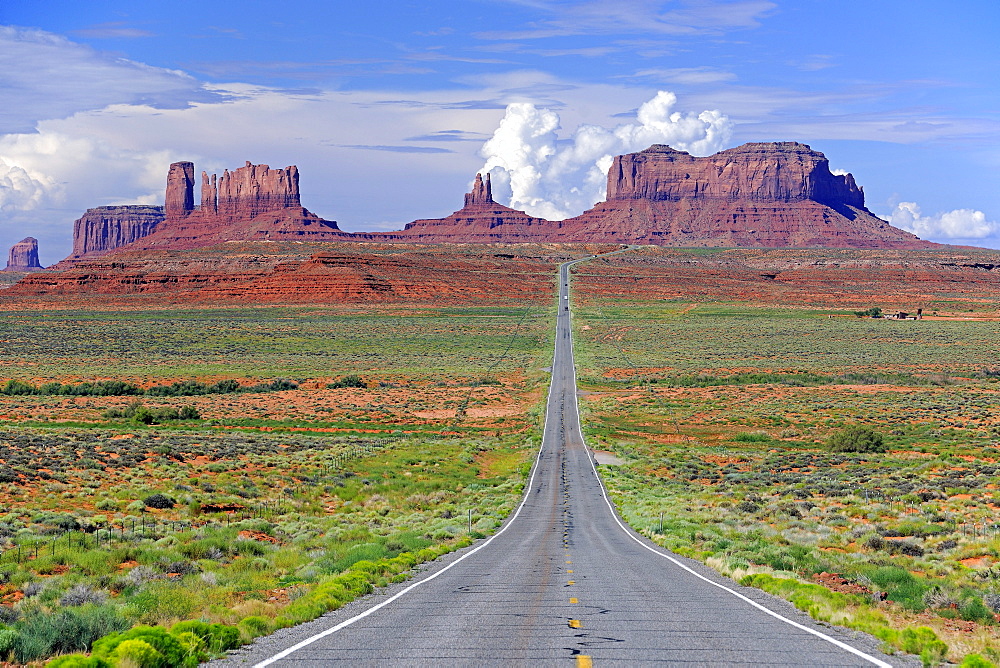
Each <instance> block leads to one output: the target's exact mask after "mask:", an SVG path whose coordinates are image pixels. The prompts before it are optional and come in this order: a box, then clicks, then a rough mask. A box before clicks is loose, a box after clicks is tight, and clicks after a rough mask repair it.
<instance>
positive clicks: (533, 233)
mask: <svg viewBox="0 0 1000 668" xmlns="http://www.w3.org/2000/svg"><path fill="white" fill-rule="evenodd" d="M558 229H559V223H554V222H551V221H548V220H545V219H543V218H535V217H533V216H529V215H528V214H526V213H525V212H523V211H518V210H517V209H511V208H510V207H507V206H503V205H502V204H497V203H496V202H495V201H493V192H492V189H491V187H490V175H489V174H487V175H486V179H485V180H483V177H482V175H481V174H476V180H475V182H474V183H473V185H472V192H469V193H466V195H465V206H463V207H462V208H461V209H459V210H458V211H456V212H455V213H453V214H451V215H450V216H447V217H445V218H431V219H421V220H415V221H413V222H412V223H407V225H406V227H404V228H403V229H402V230H401V231H399V232H384V233H358V234H355V235H354V236H355V238H357V239H358V240H360V241H385V242H395V243H399V242H404V243H405V242H411V243H412V242H421V243H496V242H514V243H520V242H534V243H545V242H547V241H550V240H551V238H552V236H553V234H554V233H556V232H557V231H558Z"/></svg>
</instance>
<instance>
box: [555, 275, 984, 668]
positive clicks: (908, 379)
mask: <svg viewBox="0 0 1000 668" xmlns="http://www.w3.org/2000/svg"><path fill="white" fill-rule="evenodd" d="M585 285H586V284H585V283H583V284H582V285H578V286H577V290H578V292H583V291H584V290H585ZM585 299H587V300H589V302H588V307H587V308H584V309H580V310H578V311H577V314H576V317H575V325H576V328H577V331H576V334H575V336H576V343H577V346H578V350H580V351H581V353H582V354H579V355H578V364H579V366H580V376H581V379H583V383H582V384H583V389H584V390H585V391H586V395H585V398H584V400H583V402H582V404H583V405H582V409H583V413H584V415H583V419H584V422H585V429H586V430H587V431H588V439H589V442H590V444H591V446H592V447H595V448H597V449H602V450H609V451H612V452H613V453H614V454H615V455H616V456H617V457H618V458H619V459H620V460H622V464H620V465H615V466H602V467H601V473H602V476H603V477H604V480H605V481H606V483H607V485H608V487H609V489H610V491H611V494H612V498H613V499H614V500H615V502H616V503H617V505H618V507H619V509H620V510H621V512H622V514H623V516H624V517H625V518H626V519H627V520H628V521H629V522H630V523H631V524H632V526H634V527H636V528H637V529H639V530H640V531H642V532H643V533H644V534H645V535H647V536H649V537H651V538H652V539H653V540H655V541H657V542H659V543H661V544H663V545H665V546H667V547H669V548H670V549H672V550H674V551H676V552H678V553H680V554H683V555H687V556H691V557H694V558H697V559H699V560H701V561H704V562H706V563H708V564H709V565H711V566H713V567H714V568H716V569H718V570H720V571H721V572H723V573H726V574H728V575H730V576H732V577H734V578H735V579H737V580H738V581H740V582H741V583H743V584H747V585H751V586H756V587H760V588H762V589H764V590H766V591H769V592H772V593H774V594H777V595H779V596H783V597H785V598H788V599H789V600H790V601H792V602H793V603H795V604H796V605H797V606H798V607H800V608H801V609H803V610H805V611H807V612H809V613H810V614H811V615H812V616H813V617H815V618H817V619H820V620H823V621H828V622H832V623H836V624H842V625H845V626H848V627H851V628H855V629H859V630H863V631H865V632H868V633H871V634H873V635H875V636H876V637H878V638H881V639H882V640H883V641H884V643H885V648H886V649H887V650H888V651H905V652H911V653H914V654H917V655H919V656H921V657H922V659H923V661H924V662H925V663H926V664H927V665H937V664H938V663H940V662H942V661H948V660H950V661H954V662H962V661H963V660H965V661H966V662H967V663H966V664H963V665H993V663H1000V621H998V620H1000V616H998V615H1000V523H998V522H997V512H996V511H997V508H998V506H1000V489H998V480H1000V478H998V475H1000V416H998V415H997V413H996V406H997V405H998V404H1000V384H998V382H997V374H996V373H995V369H994V366H993V365H994V364H995V363H996V359H998V354H997V353H998V352H1000V350H998V347H1000V340H998V339H997V337H996V335H995V331H996V323H995V322H977V321H968V322H954V321H919V322H913V321H910V322H890V321H879V320H872V319H870V318H868V319H858V318H855V317H854V313H853V312H852V311H851V310H849V309H845V310H844V311H843V314H844V316H847V317H830V315H832V314H834V313H832V312H831V311H829V310H826V311H819V310H815V309H779V308H773V307H753V306H748V305H740V304H715V303H705V304H700V303H698V304H691V303H684V304H681V303H671V302H658V303H645V304H641V303H638V302H634V303H631V304H629V305H627V306H623V305H622V304H620V303H619V304H615V303H612V302H608V301H602V300H601V299H600V297H599V296H596V295H594V294H587V293H585Z"/></svg>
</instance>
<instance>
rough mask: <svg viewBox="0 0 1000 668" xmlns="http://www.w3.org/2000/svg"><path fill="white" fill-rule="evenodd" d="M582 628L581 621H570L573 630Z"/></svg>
mask: <svg viewBox="0 0 1000 668" xmlns="http://www.w3.org/2000/svg"><path fill="white" fill-rule="evenodd" d="M581 626H583V625H582V624H580V620H579V619H571V620H569V627H570V628H571V629H578V628H580V627H581Z"/></svg>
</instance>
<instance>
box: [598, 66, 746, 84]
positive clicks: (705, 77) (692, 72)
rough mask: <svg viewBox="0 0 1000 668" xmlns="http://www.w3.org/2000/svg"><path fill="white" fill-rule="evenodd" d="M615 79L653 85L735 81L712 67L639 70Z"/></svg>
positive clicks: (727, 74)
mask: <svg viewBox="0 0 1000 668" xmlns="http://www.w3.org/2000/svg"><path fill="white" fill-rule="evenodd" d="M616 78H619V79H631V80H633V81H639V80H643V81H650V82H655V83H672V84H709V83H720V82H723V81H735V80H736V75H735V74H733V73H732V72H724V71H722V70H717V69H715V68H713V67H675V68H652V69H646V70H639V71H637V72H634V73H632V74H624V75H620V76H619V77H616Z"/></svg>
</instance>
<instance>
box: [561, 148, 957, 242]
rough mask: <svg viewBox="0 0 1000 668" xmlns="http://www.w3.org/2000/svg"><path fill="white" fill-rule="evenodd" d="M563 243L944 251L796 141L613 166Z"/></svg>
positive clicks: (636, 157) (649, 156)
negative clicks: (892, 218) (598, 196)
mask: <svg viewBox="0 0 1000 668" xmlns="http://www.w3.org/2000/svg"><path fill="white" fill-rule="evenodd" d="M563 228H564V229H563V232H562V234H563V236H562V237H561V239H562V240H566V241H569V240H574V241H575V240H580V239H583V238H586V239H587V240H588V241H595V242H610V241H618V242H625V243H639V244H656V245H662V246H681V247H697V246H713V247H751V248H753V247H757V248H761V247H763V248H781V247H794V248H897V249H919V248H937V247H940V245H939V244H934V243H932V242H929V241H923V240H921V239H919V238H917V237H916V236H914V235H913V234H910V233H909V232H906V231H904V230H900V229H898V228H895V227H892V226H891V225H889V223H887V222H885V221H884V220H882V219H881V218H878V217H876V216H875V215H874V214H872V213H871V212H870V211H868V209H866V208H865V205H864V192H863V190H862V189H861V188H859V187H858V186H857V184H855V182H854V177H853V176H851V175H850V174H844V175H838V174H833V173H831V172H830V166H829V162H828V161H827V159H826V156H824V155H823V154H822V153H820V152H819V151H814V150H812V149H811V148H810V147H809V146H807V145H805V144H799V143H797V142H767V143H751V144H744V145H742V146H738V147H736V148H732V149H728V150H725V151H720V152H719V153H716V154H715V155H710V156H708V157H704V158H697V157H694V156H692V155H691V154H689V153H685V152H684V151H678V150H676V149H673V148H670V147H669V146H665V145H661V144H657V145H653V146H651V147H649V148H648V149H646V150H644V151H640V152H638V153H630V154H628V155H621V156H618V157H617V158H615V160H614V163H613V164H612V166H611V169H610V170H609V171H608V197H607V200H606V201H605V202H602V203H600V204H598V205H597V206H595V207H594V208H593V209H591V210H589V211H586V212H584V213H583V214H582V215H580V216H577V217H575V218H571V219H568V220H565V221H563Z"/></svg>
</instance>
